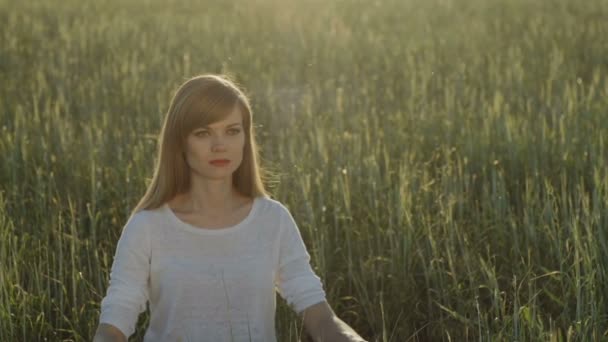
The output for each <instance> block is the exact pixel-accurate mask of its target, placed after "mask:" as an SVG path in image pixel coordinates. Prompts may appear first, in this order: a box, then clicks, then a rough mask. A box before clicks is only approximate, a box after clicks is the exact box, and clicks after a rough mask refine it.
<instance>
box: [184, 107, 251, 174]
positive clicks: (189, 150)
mask: <svg viewBox="0 0 608 342" xmlns="http://www.w3.org/2000/svg"><path fill="white" fill-rule="evenodd" d="M244 147H245V132H244V131H243V115H242V113H241V109H240V106H238V105H237V106H235V107H234V109H233V110H232V112H231V113H230V114H229V115H228V116H227V117H226V118H225V119H224V120H221V121H218V122H215V123H212V124H210V125H209V126H206V127H201V128H197V129H195V130H194V131H192V132H191V133H190V134H189V135H188V139H187V146H186V163H187V164H188V165H189V166H190V171H191V174H192V175H193V176H199V177H202V178H205V179H209V180H212V179H213V180H220V179H228V180H230V179H231V178H232V173H233V172H234V171H236V169H237V168H238V167H239V165H241V161H242V160H243V149H244ZM215 160H228V162H226V163H212V162H213V161H215Z"/></svg>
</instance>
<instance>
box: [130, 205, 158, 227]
mask: <svg viewBox="0 0 608 342" xmlns="http://www.w3.org/2000/svg"><path fill="white" fill-rule="evenodd" d="M163 210H164V207H163V206H162V205H161V206H160V207H158V208H148V209H140V210H138V211H136V212H134V213H132V214H131V216H129V218H128V220H127V223H126V225H127V226H148V227H149V226H153V225H154V224H156V223H158V222H159V221H160V220H161V216H162V215H163Z"/></svg>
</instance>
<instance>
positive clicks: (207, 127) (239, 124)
mask: <svg viewBox="0 0 608 342" xmlns="http://www.w3.org/2000/svg"><path fill="white" fill-rule="evenodd" d="M232 126H241V123H240V122H235V123H231V124H229V125H227V126H226V128H230V127H232ZM201 128H204V129H211V130H213V128H211V127H210V126H209V125H205V126H202V127H201Z"/></svg>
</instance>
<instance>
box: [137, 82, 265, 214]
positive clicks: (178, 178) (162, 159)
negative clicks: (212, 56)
mask: <svg viewBox="0 0 608 342" xmlns="http://www.w3.org/2000/svg"><path fill="white" fill-rule="evenodd" d="M235 105H238V106H240V110H241V112H242V113H243V130H244V133H245V146H244V150H243V160H242V162H241V164H240V166H239V167H238V168H237V169H236V171H235V172H234V173H233V174H232V184H233V186H234V187H235V188H236V190H237V191H239V192H240V193H242V194H243V195H246V196H250V197H258V196H268V193H267V191H266V189H265V188H264V184H263V182H262V174H261V173H262V172H264V170H262V168H261V167H260V166H259V164H258V159H259V150H258V146H257V144H256V141H255V130H254V127H253V125H252V111H251V106H250V104H249V100H248V98H247V96H246V95H245V94H244V93H243V91H242V90H240V89H239V88H238V87H237V85H236V84H235V82H233V81H232V80H230V79H229V78H228V76H226V75H213V74H205V75H199V76H195V77H193V78H191V79H189V80H187V81H186V82H185V83H183V84H182V85H181V86H180V87H179V88H178V89H177V91H176V92H175V95H174V96H173V99H171V103H170V105H169V110H168V111H167V114H166V115H165V120H164V123H163V126H162V129H161V132H160V136H159V140H158V157H157V159H156V164H155V168H154V175H153V178H152V181H151V182H150V185H149V186H148V188H147V190H146V192H145V194H144V195H143V197H142V198H141V199H140V201H139V203H138V204H137V205H136V206H135V208H134V209H133V211H132V212H131V215H133V214H135V213H136V212H138V211H140V210H146V209H155V208H158V207H160V206H161V205H163V204H164V203H165V202H167V201H169V200H171V199H172V198H173V197H174V196H175V195H177V194H181V193H184V192H186V191H188V190H189V188H190V169H189V167H188V164H187V163H186V160H185V151H186V142H187V137H188V135H189V134H190V133H191V132H192V131H193V130H195V129H197V128H199V127H202V126H204V125H208V124H211V123H214V122H217V121H220V120H222V119H224V118H225V117H226V116H228V115H229V114H230V112H231V110H232V109H233V108H234V106H235Z"/></svg>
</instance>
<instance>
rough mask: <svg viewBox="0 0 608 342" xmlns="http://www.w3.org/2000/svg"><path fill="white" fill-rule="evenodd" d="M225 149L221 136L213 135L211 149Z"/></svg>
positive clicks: (218, 150)
mask: <svg viewBox="0 0 608 342" xmlns="http://www.w3.org/2000/svg"><path fill="white" fill-rule="evenodd" d="M225 150H226V144H224V142H223V140H222V138H220V137H215V138H214V139H213V141H212V142H211V151H213V152H222V151H225Z"/></svg>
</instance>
